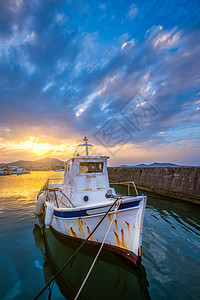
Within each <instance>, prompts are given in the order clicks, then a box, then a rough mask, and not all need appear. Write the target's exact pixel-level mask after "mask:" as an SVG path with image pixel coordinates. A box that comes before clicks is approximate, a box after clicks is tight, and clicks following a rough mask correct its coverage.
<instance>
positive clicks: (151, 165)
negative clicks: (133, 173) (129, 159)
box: [119, 162, 179, 168]
mask: <svg viewBox="0 0 200 300" xmlns="http://www.w3.org/2000/svg"><path fill="white" fill-rule="evenodd" d="M178 166H179V165H176V164H171V163H157V162H155V163H153V164H150V165H145V164H139V165H134V166H128V165H121V166H119V167H127V168H128V167H129V168H130V167H178Z"/></svg>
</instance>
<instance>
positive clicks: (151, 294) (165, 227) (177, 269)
mask: <svg viewBox="0 0 200 300" xmlns="http://www.w3.org/2000/svg"><path fill="white" fill-rule="evenodd" d="M50 176H52V177H54V178H55V177H57V178H62V176H63V172H32V173H31V174H25V175H21V176H16V175H13V176H5V177H3V176H0V270H1V272H0V299H33V298H34V297H35V296H36V295H37V294H38V293H39V291H40V290H41V289H42V288H43V287H44V285H45V283H46V282H48V281H49V280H50V278H51V277H52V274H55V272H56V268H58V267H61V266H62V264H63V263H64V262H65V261H66V260H67V259H68V258H69V257H70V256H71V254H72V253H73V251H74V249H76V248H77V245H76V244H75V243H72V242H66V241H65V242H64V241H62V240H60V239H59V238H58V237H56V236H54V234H53V233H52V232H51V231H50V230H45V232H42V231H41V229H40V227H39V226H38V225H39V220H38V219H35V218H34V216H33V210H34V207H35V203H36V197H37V193H38V192H39V190H40V188H41V187H42V186H43V185H44V184H45V183H46V181H47V179H48V178H49V177H50ZM155 197H157V196H155ZM155 197H153V196H151V197H148V202H147V208H146V212H145V219H144V229H143V257H142V267H141V268H140V269H139V270H135V269H134V268H132V267H131V266H130V265H127V264H126V263H125V262H124V261H122V260H121V259H120V258H119V257H117V256H116V255H115V254H113V253H111V252H108V251H103V253H101V255H100V258H99V260H98V261H97V263H96V265H95V267H94V269H93V271H92V273H91V274H90V277H89V279H88V281H87V283H86V285H85V287H84V289H83V291H82V293H81V296H80V298H79V299H152V300H153V299H187V300H188V299H200V205H199V206H197V205H192V204H186V203H180V202H172V201H168V200H166V199H163V200H160V199H157V198H155ZM43 237H44V238H43ZM83 248H84V247H83ZM96 253H97V249H96V248H93V247H92V248H91V247H88V246H86V247H85V248H84V249H83V250H82V251H81V252H80V253H78V255H77V256H76V258H75V259H74V260H73V261H72V262H71V263H70V265H68V266H67V267H66V269H65V270H64V272H63V274H62V276H61V277H60V278H59V279H58V281H57V282H55V284H54V286H53V288H52V293H51V299H65V298H66V299H73V298H74V297H75V295H76V292H77V291H78V289H79V287H80V285H81V283H82V280H83V279H84V277H85V275H86V273H87V271H88V269H89V267H90V265H91V263H92V261H93V258H94V256H95V254H96ZM48 297H49V290H47V291H46V292H45V293H44V294H43V295H42V296H41V297H40V299H48Z"/></svg>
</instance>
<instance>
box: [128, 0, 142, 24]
mask: <svg viewBox="0 0 200 300" xmlns="http://www.w3.org/2000/svg"><path fill="white" fill-rule="evenodd" d="M138 13H139V10H138V8H137V6H136V5H135V4H134V3H133V4H131V6H130V7H129V10H128V13H127V18H128V19H129V20H130V21H132V20H133V19H135V17H136V16H137V15H138Z"/></svg>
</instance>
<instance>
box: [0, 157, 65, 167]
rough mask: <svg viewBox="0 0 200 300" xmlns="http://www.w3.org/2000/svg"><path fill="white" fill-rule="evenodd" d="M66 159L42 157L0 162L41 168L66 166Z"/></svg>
mask: <svg viewBox="0 0 200 300" xmlns="http://www.w3.org/2000/svg"><path fill="white" fill-rule="evenodd" d="M64 164H65V163H64V161H62V160H59V159H56V158H50V157H46V158H42V159H38V160H35V161H28V160H18V161H14V162H11V163H8V164H0V166H1V165H2V166H3V165H5V166H16V167H19V168H20V167H21V168H40V167H62V166H64Z"/></svg>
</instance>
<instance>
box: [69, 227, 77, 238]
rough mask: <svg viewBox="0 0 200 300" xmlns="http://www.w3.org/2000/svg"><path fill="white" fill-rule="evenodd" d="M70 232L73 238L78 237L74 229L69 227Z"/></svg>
mask: <svg viewBox="0 0 200 300" xmlns="http://www.w3.org/2000/svg"><path fill="white" fill-rule="evenodd" d="M70 231H71V234H72V235H73V236H74V237H78V236H77V234H76V233H75V232H74V229H73V228H72V227H70Z"/></svg>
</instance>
